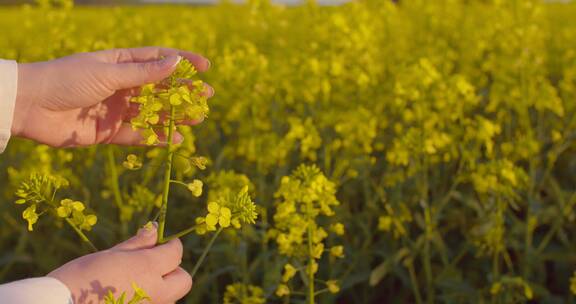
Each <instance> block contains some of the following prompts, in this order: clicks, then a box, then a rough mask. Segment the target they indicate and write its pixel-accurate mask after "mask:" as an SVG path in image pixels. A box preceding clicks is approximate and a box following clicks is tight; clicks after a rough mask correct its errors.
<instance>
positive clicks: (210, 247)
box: [190, 227, 223, 278]
mask: <svg viewBox="0 0 576 304" xmlns="http://www.w3.org/2000/svg"><path fill="white" fill-rule="evenodd" d="M222 229H223V228H222V227H220V228H218V230H216V233H214V235H213V236H212V238H211V239H210V242H208V245H207V246H206V248H204V251H203V252H202V255H200V258H199V259H198V261H197V262H196V265H194V268H193V269H192V272H191V273H190V276H191V277H192V278H194V275H196V273H197V272H198V269H200V266H202V263H203V262H204V259H206V256H207V255H208V252H209V251H210V249H212V245H214V241H216V238H218V235H220V232H222Z"/></svg>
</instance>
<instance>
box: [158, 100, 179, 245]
mask: <svg viewBox="0 0 576 304" xmlns="http://www.w3.org/2000/svg"><path fill="white" fill-rule="evenodd" d="M175 113H176V109H175V108H174V107H171V108H170V117H169V120H170V122H169V124H168V143H167V145H166V151H167V152H168V159H167V160H166V168H165V170H164V190H163V192H162V206H161V207H160V215H159V219H158V243H162V242H163V240H164V230H165V227H166V213H167V211H168V194H169V193H170V180H171V176H172V159H173V157H174V151H173V138H174V129H175V123H174V115H175Z"/></svg>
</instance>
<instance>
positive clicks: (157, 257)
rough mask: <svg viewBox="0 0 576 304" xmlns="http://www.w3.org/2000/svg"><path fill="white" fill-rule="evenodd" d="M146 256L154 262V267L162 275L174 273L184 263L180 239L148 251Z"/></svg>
mask: <svg viewBox="0 0 576 304" xmlns="http://www.w3.org/2000/svg"><path fill="white" fill-rule="evenodd" d="M145 254H146V255H147V256H148V257H149V258H150V259H151V260H152V261H153V263H152V267H154V270H155V271H157V272H158V273H159V274H160V275H166V274H168V273H170V272H172V271H174V270H175V269H176V268H178V266H179V265H180V264H181V263H182V254H183V247H182V242H181V241H180V239H173V240H171V241H170V242H168V243H166V244H162V245H158V246H156V247H154V248H150V249H146V252H145Z"/></svg>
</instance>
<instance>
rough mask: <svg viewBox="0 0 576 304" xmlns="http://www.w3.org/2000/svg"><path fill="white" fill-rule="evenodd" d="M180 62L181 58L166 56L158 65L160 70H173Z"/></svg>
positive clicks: (178, 56)
mask: <svg viewBox="0 0 576 304" xmlns="http://www.w3.org/2000/svg"><path fill="white" fill-rule="evenodd" d="M180 60H182V56H180V55H176V56H168V57H166V58H164V59H162V60H160V62H159V64H160V67H162V68H173V67H175V66H176V65H177V64H178V63H179V62H180Z"/></svg>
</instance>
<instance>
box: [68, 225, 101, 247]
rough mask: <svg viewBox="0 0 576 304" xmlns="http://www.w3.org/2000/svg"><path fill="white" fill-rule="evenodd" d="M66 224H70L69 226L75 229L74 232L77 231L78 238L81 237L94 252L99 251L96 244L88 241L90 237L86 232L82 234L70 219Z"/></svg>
mask: <svg viewBox="0 0 576 304" xmlns="http://www.w3.org/2000/svg"><path fill="white" fill-rule="evenodd" d="M66 223H68V225H70V227H72V229H74V231H76V233H77V234H78V236H80V238H81V239H82V241H84V242H85V243H87V244H88V246H90V248H92V251H94V252H96V251H98V249H97V248H96V246H94V244H92V242H91V241H90V239H88V237H87V236H86V235H85V234H84V232H82V230H80V229H79V228H78V227H76V225H74V223H72V221H71V220H70V219H69V218H67V219H66Z"/></svg>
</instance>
